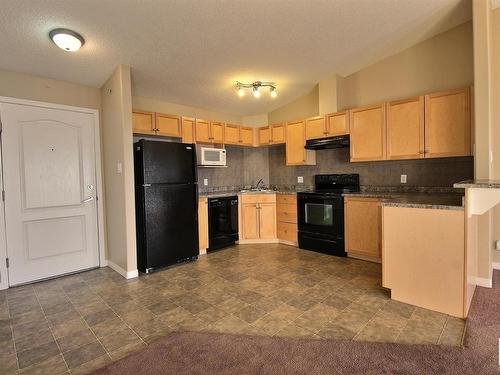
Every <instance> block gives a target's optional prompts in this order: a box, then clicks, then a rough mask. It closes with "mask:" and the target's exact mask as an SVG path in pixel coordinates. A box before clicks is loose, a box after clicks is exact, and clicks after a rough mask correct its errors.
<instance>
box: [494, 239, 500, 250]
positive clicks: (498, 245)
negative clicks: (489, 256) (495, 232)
mask: <svg viewBox="0 0 500 375" xmlns="http://www.w3.org/2000/svg"><path fill="white" fill-rule="evenodd" d="M495 250H500V240H496V241H495Z"/></svg>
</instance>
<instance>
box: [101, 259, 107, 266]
mask: <svg viewBox="0 0 500 375" xmlns="http://www.w3.org/2000/svg"><path fill="white" fill-rule="evenodd" d="M107 266H108V261H107V259H104V260H103V261H102V262H101V264H99V267H100V268H102V267H107Z"/></svg>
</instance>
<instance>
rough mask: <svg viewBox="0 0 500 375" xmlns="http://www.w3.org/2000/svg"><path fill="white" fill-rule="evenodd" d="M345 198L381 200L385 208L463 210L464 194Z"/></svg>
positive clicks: (367, 194) (370, 194) (375, 194)
mask: <svg viewBox="0 0 500 375" xmlns="http://www.w3.org/2000/svg"><path fill="white" fill-rule="evenodd" d="M343 195H344V196H345V197H364V198H380V199H382V205H383V206H391V207H410V208H432V209H443V210H463V209H464V207H463V194H461V193H450V192H433V191H431V192H392V191H389V192H383V191H376V192H374V191H361V192H359V193H345V194H343Z"/></svg>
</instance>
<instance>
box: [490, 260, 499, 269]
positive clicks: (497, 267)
mask: <svg viewBox="0 0 500 375" xmlns="http://www.w3.org/2000/svg"><path fill="white" fill-rule="evenodd" d="M492 266H493V269H494V270H500V263H495V262H493V264H492Z"/></svg>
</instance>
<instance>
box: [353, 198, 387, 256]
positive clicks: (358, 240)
mask: <svg viewBox="0 0 500 375" xmlns="http://www.w3.org/2000/svg"><path fill="white" fill-rule="evenodd" d="M344 206H345V207H344V216H345V248H346V252H347V253H348V254H349V256H354V257H356V256H357V257H365V258H368V259H371V260H380V259H381V243H382V241H381V233H382V224H381V205H380V200H379V199H377V198H357V197H346V198H345V200H344Z"/></svg>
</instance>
